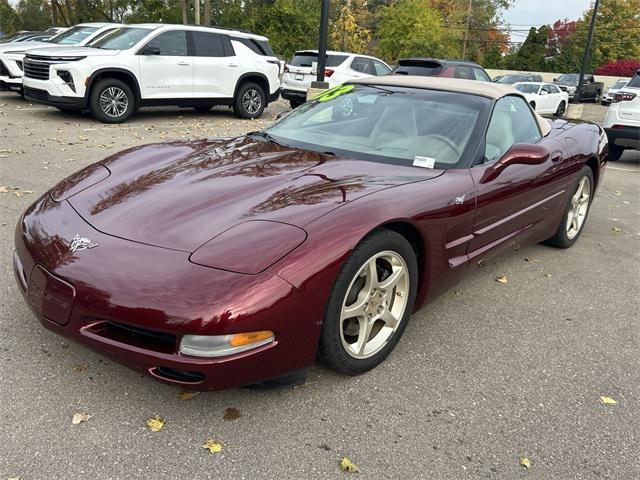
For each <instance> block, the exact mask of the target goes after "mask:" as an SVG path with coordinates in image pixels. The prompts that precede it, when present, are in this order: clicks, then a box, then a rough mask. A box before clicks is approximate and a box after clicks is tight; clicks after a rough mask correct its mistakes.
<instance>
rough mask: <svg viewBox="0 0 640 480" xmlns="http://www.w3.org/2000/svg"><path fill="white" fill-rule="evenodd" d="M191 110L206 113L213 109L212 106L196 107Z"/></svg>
mask: <svg viewBox="0 0 640 480" xmlns="http://www.w3.org/2000/svg"><path fill="white" fill-rule="evenodd" d="M193 108H194V109H195V110H196V111H198V112H200V113H207V112H208V111H209V110H211V109H212V108H213V105H196V106H195V107H193Z"/></svg>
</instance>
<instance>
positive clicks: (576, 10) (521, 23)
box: [503, 0, 593, 42]
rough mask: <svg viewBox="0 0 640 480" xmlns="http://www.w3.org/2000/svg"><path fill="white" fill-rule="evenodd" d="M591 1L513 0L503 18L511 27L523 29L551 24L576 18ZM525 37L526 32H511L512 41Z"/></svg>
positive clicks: (521, 39)
mask: <svg viewBox="0 0 640 480" xmlns="http://www.w3.org/2000/svg"><path fill="white" fill-rule="evenodd" d="M592 3H593V2H592V0H514V2H513V5H512V6H511V8H509V9H508V10H506V11H505V12H504V13H503V18H504V21H505V23H507V24H510V25H511V27H512V29H514V30H515V29H518V30H524V29H526V28H528V27H530V26H535V27H539V26H540V25H552V24H553V23H554V22H555V21H556V20H559V19H565V18H568V19H569V20H577V19H578V18H580V17H581V16H582V14H583V13H584V11H585V10H587V9H588V8H589V7H590V6H591V4H592ZM526 37H527V33H526V32H512V33H511V40H512V41H514V42H519V41H523V40H524V39H525V38H526Z"/></svg>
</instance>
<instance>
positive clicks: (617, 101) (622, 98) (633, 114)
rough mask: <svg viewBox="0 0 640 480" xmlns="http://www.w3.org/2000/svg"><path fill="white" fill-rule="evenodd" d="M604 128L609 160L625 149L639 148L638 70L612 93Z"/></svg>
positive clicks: (614, 158) (639, 83)
mask: <svg viewBox="0 0 640 480" xmlns="http://www.w3.org/2000/svg"><path fill="white" fill-rule="evenodd" d="M604 129H605V131H606V132H607V138H608V139H609V160H618V159H619V158H620V156H621V155H622V152H623V151H624V150H626V149H634V150H640V70H638V71H637V72H636V74H635V75H634V77H633V78H632V79H631V80H630V81H629V83H628V84H627V85H626V86H625V87H623V88H622V89H620V90H619V91H618V93H616V94H615V95H614V97H613V102H612V103H611V106H610V107H609V109H608V110H607V115H606V116H605V118H604Z"/></svg>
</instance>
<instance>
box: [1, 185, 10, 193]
mask: <svg viewBox="0 0 640 480" xmlns="http://www.w3.org/2000/svg"><path fill="white" fill-rule="evenodd" d="M9 191H10V190H9V189H8V188H7V187H5V186H4V185H0V193H9Z"/></svg>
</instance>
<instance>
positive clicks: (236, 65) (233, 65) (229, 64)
mask: <svg viewBox="0 0 640 480" xmlns="http://www.w3.org/2000/svg"><path fill="white" fill-rule="evenodd" d="M238 66H239V65H238V64H237V63H228V64H227V67H238Z"/></svg>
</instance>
